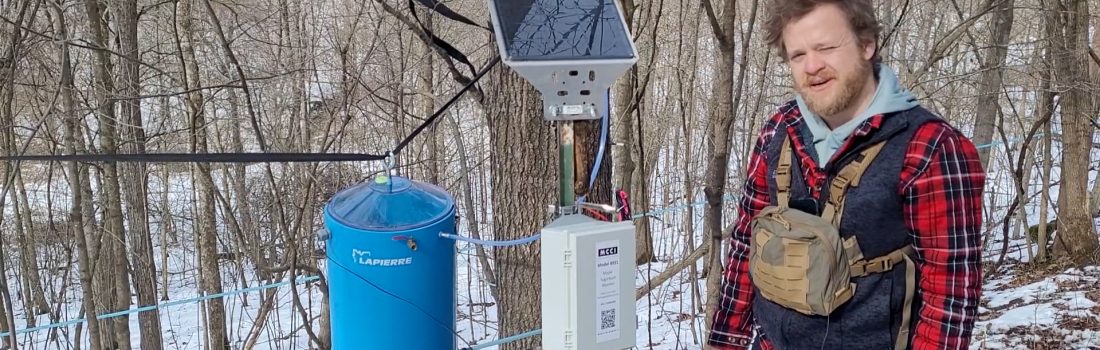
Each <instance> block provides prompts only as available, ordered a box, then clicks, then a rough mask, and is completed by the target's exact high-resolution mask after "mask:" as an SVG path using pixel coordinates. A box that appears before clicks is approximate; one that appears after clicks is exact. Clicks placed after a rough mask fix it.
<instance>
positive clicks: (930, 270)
mask: <svg viewBox="0 0 1100 350" xmlns="http://www.w3.org/2000/svg"><path fill="white" fill-rule="evenodd" d="M792 107H793V105H791V106H790V107H787V108H784V109H783V110H781V111H780V112H779V113H777V114H776V115H775V116H773V117H772V118H771V120H770V121H769V122H768V123H767V124H766V125H765V126H764V128H763V130H761V132H760V135H759V137H758V139H757V142H756V145H755V147H754V149H753V152H752V156H751V159H750V160H749V167H748V172H747V176H746V180H745V183H744V188H743V189H742V195H743V197H742V198H741V201H740V205H739V212H740V215H739V216H738V218H737V221H736V224H735V225H734V231H733V233H732V238H733V239H732V240H731V251H730V253H729V260H728V262H727V265H726V270H725V279H724V280H723V283H722V295H721V300H720V303H719V305H718V309H717V310H716V312H715V316H714V319H713V320H712V322H713V323H712V332H711V335H710V337H709V341H708V343H709V344H710V345H711V346H712V347H713V348H714V349H746V348H748V347H749V345H750V344H751V340H752V332H753V315H752V306H751V305H752V299H753V287H752V282H751V281H750V277H749V245H748V244H749V237H750V235H751V234H752V232H751V226H750V223H751V221H752V218H753V217H754V216H755V215H756V214H757V213H758V212H759V211H760V210H762V209H763V208H764V207H766V206H768V205H769V204H770V201H771V198H770V196H769V193H768V183H767V174H768V172H767V164H766V162H765V149H764V148H765V146H766V145H768V144H769V142H770V140H771V138H772V137H773V135H775V132H776V130H777V128H779V127H786V128H788V130H791V131H792V133H793V132H794V130H796V128H797V127H798V126H799V125H800V124H801V123H802V122H803V121H802V116H801V113H800V112H799V111H798V109H797V108H792ZM882 118H883V117H882V116H881V115H879V116H874V117H872V118H870V119H869V120H868V121H866V122H864V123H863V124H861V125H860V126H859V127H858V128H857V129H856V130H855V131H854V132H853V134H852V136H856V135H868V134H870V133H873V132H875V131H876V130H878V128H879V127H880V126H881V125H882ZM851 139H855V137H849V140H851ZM791 141H792V143H795V142H801V141H800V139H799V138H797V137H795V138H791ZM849 147H851V145H849V144H845V145H844V146H843V147H841V149H840V150H839V151H837V153H836V154H838V155H839V154H842V153H843V152H845V150H846V149H848V148H849ZM801 148H803V147H795V149H796V150H798V149H801ZM795 154H796V155H797V156H798V157H799V158H800V159H801V161H802V163H801V164H804V165H806V164H809V165H812V166H803V172H804V173H803V175H804V178H805V179H807V180H808V181H809V182H810V183H808V184H807V185H809V187H810V188H811V190H812V191H813V192H814V193H813V195H814V196H818V193H819V191H820V189H821V188H822V186H823V185H824V184H825V181H826V174H825V173H824V170H823V169H819V168H818V162H817V161H815V160H814V159H813V157H812V156H810V155H809V154H806V153H804V152H798V151H796V152H795ZM984 186H985V172H984V170H983V168H982V166H981V162H980V161H979V159H978V154H977V149H976V148H975V146H974V144H973V143H971V142H970V140H969V139H967V138H966V137H965V136H963V135H962V134H961V133H959V131H957V130H956V129H954V128H952V127H950V126H949V125H947V124H946V123H927V124H925V125H923V126H922V127H920V129H918V130H917V132H916V133H915V134H914V135H913V139H912V141H911V142H910V143H909V149H908V151H907V153H906V156H905V164H904V166H903V168H902V171H901V178H900V180H899V181H898V188H897V191H898V192H897V193H898V196H900V197H901V198H902V200H903V210H904V218H905V222H906V226H907V227H908V228H909V233H910V235H912V236H913V239H914V246H915V248H916V251H917V256H918V259H917V261H916V262H917V266H918V268H919V269H920V273H921V280H920V281H919V287H920V288H919V292H918V297H920V298H922V301H923V304H922V306H921V308H920V311H919V313H918V314H917V315H914V318H915V319H916V322H917V326H916V330H915V333H914V337H913V343H912V345H911V349H914V350H928V349H966V348H967V347H968V346H969V343H970V335H971V329H972V328H973V325H974V321H975V320H976V316H977V311H978V301H979V298H980V295H981V287H982V285H981V280H982V269H981V259H982V258H981V224H982V217H981V214H982V191H983V189H984ZM761 345H762V348H763V349H773V348H774V347H773V346H772V345H771V344H770V343H768V342H764V343H762V344H761Z"/></svg>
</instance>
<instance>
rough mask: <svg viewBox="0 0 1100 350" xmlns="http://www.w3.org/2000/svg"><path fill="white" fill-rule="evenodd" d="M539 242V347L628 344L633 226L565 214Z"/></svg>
mask: <svg viewBox="0 0 1100 350" xmlns="http://www.w3.org/2000/svg"><path fill="white" fill-rule="evenodd" d="M541 242H542V251H541V252H542V348H543V349H553V350H570V349H580V350H621V349H630V348H633V347H634V346H635V342H636V338H635V337H636V335H635V332H636V327H637V320H636V318H637V313H636V310H635V301H634V272H635V271H634V270H635V263H634V224H633V223H632V222H630V221H625V222H604V221H599V220H595V219H592V218H589V217H587V216H584V215H567V216H563V217H561V218H559V219H557V220H555V221H554V222H552V223H550V224H549V225H547V226H546V227H545V228H543V229H542V238H541Z"/></svg>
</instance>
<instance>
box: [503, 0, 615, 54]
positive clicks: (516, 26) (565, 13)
mask: <svg viewBox="0 0 1100 350" xmlns="http://www.w3.org/2000/svg"><path fill="white" fill-rule="evenodd" d="M490 7H491V8H492V10H493V11H495V12H496V13H497V14H498V16H494V21H495V23H494V24H495V27H496V29H497V30H496V32H497V33H498V35H497V39H498V42H499V43H502V44H503V50H502V51H503V52H502V53H503V56H504V57H507V58H508V59H509V60H512V61H546V60H551V61H561V60H587V59H631V58H634V56H635V50H634V47H633V42H632V40H630V33H629V31H628V30H627V27H626V21H625V20H624V19H623V16H622V12H621V11H620V10H619V8H618V4H617V2H616V1H615V0H495V1H491V5H490ZM521 17H522V18H521Z"/></svg>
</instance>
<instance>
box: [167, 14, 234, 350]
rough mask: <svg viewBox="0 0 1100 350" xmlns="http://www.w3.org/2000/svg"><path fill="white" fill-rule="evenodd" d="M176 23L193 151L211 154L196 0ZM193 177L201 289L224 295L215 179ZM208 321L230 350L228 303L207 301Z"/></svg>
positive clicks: (220, 346)
mask: <svg viewBox="0 0 1100 350" xmlns="http://www.w3.org/2000/svg"><path fill="white" fill-rule="evenodd" d="M178 6H179V7H178V8H177V9H176V10H177V14H176V16H177V18H176V23H177V25H178V26H179V35H180V38H178V40H179V41H178V42H179V46H180V60H181V65H182V66H183V67H184V79H183V81H184V83H185V85H186V86H185V87H186V90H187V91H189V92H188V93H187V111H188V115H189V116H190V118H189V120H190V128H191V142H190V144H191V151H192V152H194V153H207V152H208V151H209V147H208V146H207V139H206V126H207V125H206V116H205V113H204V111H203V95H202V92H201V91H198V90H197V89H198V87H200V86H202V83H201V79H200V76H199V67H198V62H196V61H195V44H196V39H195V28H194V26H193V19H194V16H195V14H194V13H192V0H181V1H180V2H179V3H178ZM191 173H192V178H193V179H194V180H195V184H196V187H198V192H199V194H198V196H199V198H198V199H199V203H198V213H196V221H197V222H198V225H197V234H198V237H197V240H198V253H199V271H200V272H199V289H200V290H201V291H202V292H203V293H204V294H207V295H209V294H217V293H221V292H222V279H221V272H220V270H219V269H218V254H217V236H216V235H217V225H216V222H215V216H216V214H215V208H216V207H215V205H214V191H215V190H216V188H215V186H214V180H213V178H211V176H210V164H208V163H196V164H193V165H192V166H191ZM203 315H204V319H205V320H206V326H207V327H206V328H207V339H208V344H209V346H210V349H214V350H226V349H228V348H229V338H228V336H227V334H226V321H225V302H224V301H223V300H222V299H219V298H215V299H210V300H208V301H206V302H205V305H204V313H203Z"/></svg>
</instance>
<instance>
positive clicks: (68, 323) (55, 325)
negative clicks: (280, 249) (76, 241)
mask: <svg viewBox="0 0 1100 350" xmlns="http://www.w3.org/2000/svg"><path fill="white" fill-rule="evenodd" d="M319 279H321V277H319V276H309V277H301V278H298V280H296V281H293V283H294V284H303V283H308V282H313V281H316V280H319ZM291 283H292V282H291V281H283V282H277V283H272V284H267V285H262V286H256V287H250V288H245V289H238V290H233V291H228V292H224V293H218V294H211V295H205V296H201V297H195V298H191V299H184V300H176V301H170V302H167V303H163V304H156V305H148V306H142V307H139V308H134V309H129V310H123V311H118V312H112V313H109V314H102V315H99V316H96V319H98V320H105V319H109V318H115V317H119V316H123V315H129V314H136V313H139V312H144V311H151V310H156V309H159V308H164V307H170V306H177V305H183V304H190V303H195V302H200V301H204V300H210V299H216V298H224V297H227V296H232V295H237V294H243V293H248V292H254V291H261V290H266V289H272V288H278V287H282V286H285V285H289V284H291ZM87 320H88V319H86V318H80V319H74V320H68V321H64V322H58V323H51V324H47V325H42V326H38V327H31V328H24V329H20V330H17V331H15V334H23V333H30V332H37V331H41V330H46V329H51V328H61V327H68V326H71V325H74V324H78V323H83V322H86V321H87ZM8 335H11V333H10V332H4V333H0V337H6V336H8Z"/></svg>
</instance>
